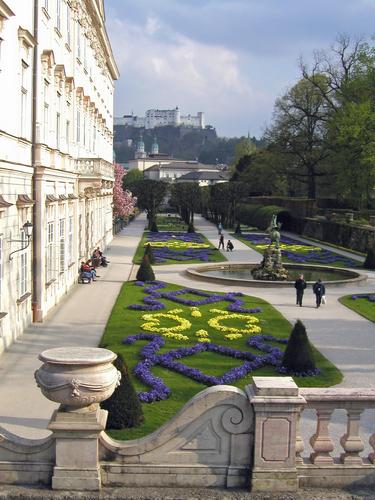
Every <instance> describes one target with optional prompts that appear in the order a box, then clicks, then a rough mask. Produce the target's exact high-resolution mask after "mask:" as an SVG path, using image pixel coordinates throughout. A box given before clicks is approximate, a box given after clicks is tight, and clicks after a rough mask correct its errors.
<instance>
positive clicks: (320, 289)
mask: <svg viewBox="0 0 375 500" xmlns="http://www.w3.org/2000/svg"><path fill="white" fill-rule="evenodd" d="M313 292H314V293H315V297H316V307H320V304H321V303H322V297H323V296H324V295H325V294H326V287H325V286H324V285H323V283H322V280H320V279H319V280H318V281H317V282H316V283H315V284H314V286H313Z"/></svg>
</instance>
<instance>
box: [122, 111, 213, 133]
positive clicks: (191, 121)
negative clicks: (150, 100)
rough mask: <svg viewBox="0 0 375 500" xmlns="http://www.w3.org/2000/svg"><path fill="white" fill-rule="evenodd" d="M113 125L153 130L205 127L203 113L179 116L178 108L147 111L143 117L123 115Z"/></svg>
mask: <svg viewBox="0 0 375 500" xmlns="http://www.w3.org/2000/svg"><path fill="white" fill-rule="evenodd" d="M114 124H115V125H124V126H125V125H128V126H132V127H136V128H146V129H153V128H155V127H166V126H168V125H169V126H172V127H179V126H180V125H183V126H185V127H192V128H200V129H203V128H204V127H205V120H204V113H203V112H202V111H199V112H198V113H197V114H196V115H195V116H194V115H190V114H189V115H186V116H181V112H180V110H179V108H178V107H176V108H175V109H148V110H147V111H146V114H145V116H144V117H141V116H135V115H133V114H131V115H124V116H122V117H119V118H115V119H114Z"/></svg>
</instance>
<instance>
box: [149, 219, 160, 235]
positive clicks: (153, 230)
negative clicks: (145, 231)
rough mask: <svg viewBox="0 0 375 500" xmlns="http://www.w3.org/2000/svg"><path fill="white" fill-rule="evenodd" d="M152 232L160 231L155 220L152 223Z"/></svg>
mask: <svg viewBox="0 0 375 500" xmlns="http://www.w3.org/2000/svg"><path fill="white" fill-rule="evenodd" d="M150 231H151V232H153V233H158V232H159V229H158V226H157V224H156V220H155V219H154V220H153V221H152V222H151V225H150Z"/></svg>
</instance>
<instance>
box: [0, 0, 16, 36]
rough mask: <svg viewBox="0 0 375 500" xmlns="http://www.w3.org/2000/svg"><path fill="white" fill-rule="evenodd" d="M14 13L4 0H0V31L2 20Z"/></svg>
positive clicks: (0, 29)
mask: <svg viewBox="0 0 375 500" xmlns="http://www.w3.org/2000/svg"><path fill="white" fill-rule="evenodd" d="M14 15H15V14H14V12H13V11H12V9H10V8H9V7H8V5H7V4H6V3H5V2H4V0H0V33H1V31H2V29H3V25H4V21H6V20H7V19H9V18H10V17H13V16H14Z"/></svg>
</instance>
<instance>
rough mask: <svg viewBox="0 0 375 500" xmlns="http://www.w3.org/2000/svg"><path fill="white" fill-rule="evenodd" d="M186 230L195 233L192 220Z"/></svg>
mask: <svg viewBox="0 0 375 500" xmlns="http://www.w3.org/2000/svg"><path fill="white" fill-rule="evenodd" d="M187 232H188V233H195V227H194V224H193V223H192V222H190V224H189V225H188V228H187Z"/></svg>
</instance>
